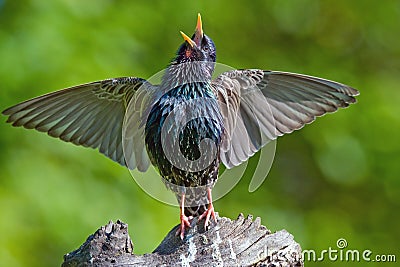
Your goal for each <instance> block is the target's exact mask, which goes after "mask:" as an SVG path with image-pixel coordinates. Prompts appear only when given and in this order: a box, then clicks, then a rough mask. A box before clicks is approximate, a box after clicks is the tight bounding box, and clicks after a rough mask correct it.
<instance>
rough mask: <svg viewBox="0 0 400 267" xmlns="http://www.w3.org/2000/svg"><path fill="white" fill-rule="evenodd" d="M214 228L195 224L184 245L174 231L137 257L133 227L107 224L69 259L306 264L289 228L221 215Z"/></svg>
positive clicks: (86, 262) (76, 262)
mask: <svg viewBox="0 0 400 267" xmlns="http://www.w3.org/2000/svg"><path fill="white" fill-rule="evenodd" d="M217 221H218V222H217V223H214V224H213V225H212V226H211V227H210V229H209V230H207V231H205V230H204V227H203V223H204V221H200V222H197V221H193V223H192V227H191V228H190V229H189V231H188V232H187V235H186V238H185V240H184V241H182V240H181V239H180V238H179V237H178V236H176V234H175V233H176V230H177V227H178V226H176V227H174V228H173V229H172V230H171V231H170V232H169V233H168V234H167V236H166V237H165V238H164V240H163V241H162V242H161V244H160V245H159V246H158V247H157V248H156V249H155V251H154V252H153V253H151V254H144V255H134V254H133V244H132V241H131V238H130V237H129V235H128V225H127V224H125V223H123V222H121V221H117V222H116V223H113V222H109V223H108V224H107V225H105V226H102V227H101V228H100V229H98V230H97V231H96V232H95V233H94V234H93V235H91V236H89V237H88V239H87V240H86V242H85V243H84V244H83V245H82V246H81V247H80V248H79V249H77V250H75V251H73V252H71V253H68V254H66V255H65V256H64V263H63V264H62V266H63V267H67V266H68V267H71V266H187V267H188V266H192V267H194V266H270V267H272V266H273V267H278V266H296V267H297V266H304V265H303V260H302V254H301V248H300V245H299V244H298V243H296V242H295V241H294V239H293V236H292V235H291V234H289V233H288V232H286V231H285V230H281V231H278V232H276V233H271V232H270V231H269V230H268V229H267V228H266V227H265V226H262V225H261V223H260V218H256V219H255V220H254V221H253V218H252V216H248V217H247V218H244V217H243V215H242V214H240V215H239V217H238V218H237V219H236V220H235V221H232V220H230V219H228V218H225V217H222V218H220V217H217Z"/></svg>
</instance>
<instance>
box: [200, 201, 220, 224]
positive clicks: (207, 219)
mask: <svg viewBox="0 0 400 267" xmlns="http://www.w3.org/2000/svg"><path fill="white" fill-rule="evenodd" d="M210 217H212V218H213V219H214V221H215V222H217V218H216V216H215V212H214V206H213V204H212V203H210V204H208V208H207V210H206V211H205V212H203V214H201V215H200V217H199V220H202V219H203V218H205V221H204V228H205V229H207V227H208V225H209V223H210Z"/></svg>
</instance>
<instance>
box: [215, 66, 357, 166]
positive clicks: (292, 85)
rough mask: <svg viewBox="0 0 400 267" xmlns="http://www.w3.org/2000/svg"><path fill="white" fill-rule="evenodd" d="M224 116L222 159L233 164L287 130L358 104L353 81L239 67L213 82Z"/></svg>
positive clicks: (227, 164) (244, 158) (249, 155)
mask: <svg viewBox="0 0 400 267" xmlns="http://www.w3.org/2000/svg"><path fill="white" fill-rule="evenodd" d="M212 85H213V88H214V90H215V94H216V95H217V97H218V99H219V102H220V108H221V111H222V114H223V116H224V127H225V138H224V139H223V144H222V148H221V152H220V158H221V161H222V162H223V163H224V165H225V166H226V167H227V168H232V167H234V166H237V165H239V164H240V163H242V162H244V161H246V160H247V159H248V158H249V157H251V156H252V155H253V154H254V153H256V152H257V151H258V150H259V149H260V148H261V147H262V146H264V145H265V144H266V143H268V142H269V141H271V140H274V139H276V138H277V137H278V136H281V135H283V134H287V133H291V132H293V131H294V130H297V129H300V128H302V127H303V126H304V125H305V124H308V123H311V122H312V121H314V120H315V118H316V117H317V116H321V115H323V114H325V113H329V112H334V111H336V110H337V109H338V108H340V107H347V106H348V105H349V104H351V103H354V102H355V101H356V99H355V98H354V96H356V95H358V94H359V93H358V91H357V90H355V89H354V88H351V87H349V86H347V85H344V84H341V83H337V82H333V81H329V80H325V79H321V78H317V77H312V76H307V75H302V74H296V73H288V72H280V71H264V70H258V69H253V70H250V69H249V70H234V71H228V72H225V73H222V74H221V75H219V76H218V77H217V78H216V79H215V80H213V82H212Z"/></svg>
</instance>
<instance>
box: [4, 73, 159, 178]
mask: <svg viewBox="0 0 400 267" xmlns="http://www.w3.org/2000/svg"><path fill="white" fill-rule="evenodd" d="M153 87H154V86H152V85H150V84H149V83H148V82H146V81H145V80H144V79H140V78H136V77H122V78H115V79H108V80H102V81H97V82H92V83H87V84H82V85H78V86H74V87H70V88H66V89H63V90H59V91H56V92H52V93H49V94H46V95H43V96H39V97H36V98H33V99H30V100H27V101H25V102H22V103H19V104H17V105H15V106H12V107H10V108H8V109H6V110H4V111H3V114H4V115H7V116H8V120H7V122H9V123H12V125H13V126H16V127H18V126H23V127H25V128H27V129H36V130H38V131H41V132H46V133H48V134H49V135H50V136H52V137H56V138H60V139H61V140H63V141H66V142H71V143H73V144H75V145H81V146H85V147H91V148H95V149H98V150H99V151H100V153H102V154H104V155H105V156H107V157H109V158H110V159H112V160H114V161H116V162H118V163H119V164H121V165H124V166H127V167H128V168H130V169H134V168H138V169H139V170H140V171H145V170H147V168H148V167H149V159H148V156H147V152H146V149H145V146H144V137H143V136H142V134H143V126H141V125H140V121H139V120H137V121H136V122H135V123H133V122H132V121H131V122H130V126H131V127H136V128H134V129H131V130H130V132H129V133H128V134H126V135H125V137H126V139H125V140H124V142H125V143H126V144H129V145H131V147H129V148H128V149H127V146H125V144H124V142H123V139H122V136H123V131H125V130H126V129H128V128H124V129H123V124H124V116H125V112H126V110H127V108H128V105H129V104H130V103H131V102H132V101H133V102H135V104H134V105H133V109H132V110H134V109H135V107H141V106H144V104H143V103H144V102H147V101H149V97H148V96H149V95H151V92H150V91H152V90H153V89H154V88H153ZM136 109H137V108H136ZM138 112H139V113H137V114H140V110H139V111H138ZM137 114H136V117H137ZM130 115H131V116H133V115H132V114H130ZM133 124H134V125H133ZM123 146H124V148H123ZM124 149H125V150H126V151H124ZM124 152H125V155H124Z"/></svg>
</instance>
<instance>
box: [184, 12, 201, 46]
mask: <svg viewBox="0 0 400 267" xmlns="http://www.w3.org/2000/svg"><path fill="white" fill-rule="evenodd" d="M181 35H182V37H183V39H184V40H185V41H186V42H188V44H189V45H190V46H191V47H195V46H197V47H199V46H200V44H201V40H202V39H203V35H204V33H203V24H202V22H201V16H200V13H199V14H197V24H196V30H195V32H194V36H193V40H192V39H191V38H190V37H189V36H187V35H186V34H185V33H183V32H181Z"/></svg>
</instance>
